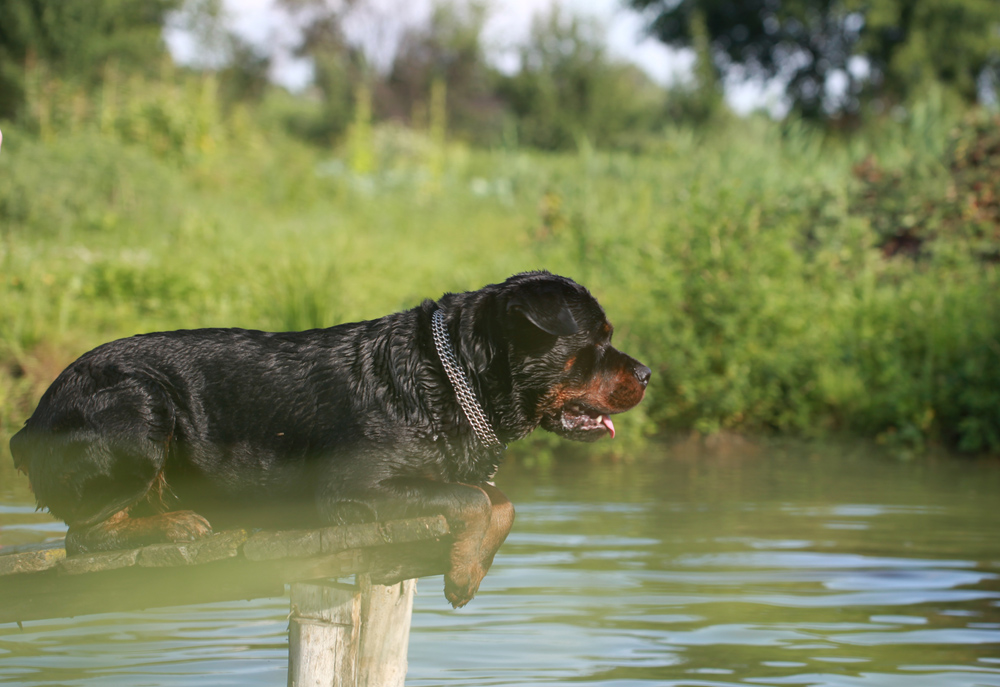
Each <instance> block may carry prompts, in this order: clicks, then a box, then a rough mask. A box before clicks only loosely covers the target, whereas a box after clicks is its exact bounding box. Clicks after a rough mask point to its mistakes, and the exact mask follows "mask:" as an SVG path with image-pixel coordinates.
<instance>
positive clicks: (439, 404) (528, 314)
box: [10, 272, 650, 606]
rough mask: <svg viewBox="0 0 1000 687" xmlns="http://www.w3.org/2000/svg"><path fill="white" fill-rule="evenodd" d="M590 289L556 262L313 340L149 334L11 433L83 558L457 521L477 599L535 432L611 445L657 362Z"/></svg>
mask: <svg viewBox="0 0 1000 687" xmlns="http://www.w3.org/2000/svg"><path fill="white" fill-rule="evenodd" d="M611 335H612V327H611V325H610V324H609V323H608V321H607V318H606V317H605V315H604V311H603V310H602V309H601V306H600V305H599V304H598V303H597V301H596V300H595V299H594V298H593V297H592V296H591V295H590V293H589V292H588V291H587V290H586V289H585V288H583V287H582V286H580V285H578V284H576V283H575V282H573V281H572V280H570V279H566V278H564V277H559V276H555V275H552V274H549V273H547V272H529V273H524V274H518V275H515V276H513V277H511V278H510V279H508V280H507V281H505V282H503V283H502V284H491V285H489V286H486V287H484V288H482V289H479V290H478V291H470V292H467V293H458V294H454V293H449V294H445V295H444V296H442V297H441V298H440V299H439V300H438V301H436V302H435V301H431V300H427V301H424V302H423V303H422V304H421V305H419V306H418V307H416V308H413V309H412V310H408V311H405V312H400V313H396V314H394V315H389V316H387V317H383V318H381V319H377V320H371V321H367V322H357V323H353V324H342V325H338V326H336V327H331V328H329V329H314V330H310V331H305V332H286V333H270V332H259V331H248V330H244V329H198V330H185V331H174V332H161V333H156V334H142V335H139V336H133V337H130V338H127V339H121V340H118V341H113V342H111V343H108V344H105V345H103V346H100V347H98V348H96V349H94V350H92V351H90V352H89V353H86V354H84V355H83V356H82V357H80V359H79V360H77V361H76V362H74V363H73V364H72V365H70V366H69V367H68V368H67V369H66V370H65V371H64V372H63V373H62V374H60V375H59V377H58V378H57V379H56V380H55V382H53V384H52V386H51V387H50V388H49V389H48V391H46V392H45V394H44V396H43V397H42V399H41V401H40V403H39V404H38V408H37V409H36V410H35V412H34V414H33V415H32V416H31V417H30V418H29V419H28V421H27V422H26V423H25V426H24V428H22V429H21V430H20V431H19V432H18V433H17V434H16V435H14V437H13V438H12V439H11V442H10V447H11V453H12V454H13V457H14V464H15V466H16V467H17V468H18V469H19V470H21V471H22V472H25V473H27V475H28V477H29V479H30V481H31V487H32V489H33V490H34V493H35V496H36V498H37V501H38V505H39V506H40V507H44V508H47V509H48V510H49V511H50V512H51V513H52V514H53V515H55V516H56V517H59V518H61V519H62V520H64V521H65V522H66V523H67V524H68V525H69V531H68V533H67V537H66V546H67V549H68V551H69V552H70V553H79V552H87V551H102V550H111V549H118V548H126V547H134V546H141V545H145V544H150V543H155V542H163V541H185V540H191V539H195V538H198V537H202V536H205V535H207V534H209V533H210V532H211V528H210V525H209V520H210V521H211V522H212V523H213V525H214V526H215V527H216V528H217V529H218V528H222V527H229V526H241V527H254V526H260V527H309V526H323V525H325V524H345V523H353V522H364V521H372V520H376V519H383V520H384V519H392V518H405V517H417V516H423V515H435V514H443V515H444V516H445V517H446V519H447V520H448V523H449V526H450V529H451V532H452V534H453V538H454V539H453V543H452V546H451V554H450V569H449V572H448V573H447V575H446V577H445V596H446V597H447V598H448V600H449V601H450V602H451V603H452V604H453V605H455V606H461V605H464V604H465V603H467V602H468V601H469V600H470V599H471V598H472V597H473V595H474V594H475V593H476V590H477V589H478V587H479V583H480V581H481V580H482V578H483V575H485V574H486V571H487V570H488V569H489V566H490V564H491V563H492V561H493V557H494V554H495V553H496V551H497V549H498V548H499V547H500V545H501V544H502V543H503V541H504V539H505V538H506V536H507V533H508V531H509V530H510V527H511V524H512V523H513V519H514V510H513V507H512V506H511V504H510V501H508V500H507V498H506V497H505V496H504V495H503V494H502V493H501V492H500V490H498V489H497V488H496V487H495V486H493V484H492V478H493V475H494V473H495V472H496V470H497V467H498V465H499V463H500V460H501V457H502V452H503V449H504V448H505V446H506V444H508V443H509V442H512V441H515V440H517V439H520V438H522V437H524V436H526V435H527V434H528V433H530V432H531V431H532V430H533V429H535V428H536V427H538V426H541V427H543V428H544V429H547V430H549V431H551V432H555V433H556V434H559V435H561V436H563V437H566V438H568V439H574V440H579V441H594V440H597V439H600V438H601V437H604V436H607V435H610V436H612V437H613V436H614V433H615V426H614V423H613V421H612V419H611V416H612V415H614V414H615V413H620V412H623V411H625V410H628V409H629V408H632V407H633V406H635V405H636V404H637V403H638V402H639V401H640V400H641V399H642V397H643V394H644V392H645V388H646V384H647V382H648V381H649V377H650V370H649V368H648V367H646V366H645V365H642V364H641V363H639V362H638V361H636V360H634V359H633V358H630V357H629V356H627V355H625V354H624V353H621V352H620V351H618V350H616V349H615V348H614V347H612V345H611Z"/></svg>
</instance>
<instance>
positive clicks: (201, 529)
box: [159, 510, 212, 541]
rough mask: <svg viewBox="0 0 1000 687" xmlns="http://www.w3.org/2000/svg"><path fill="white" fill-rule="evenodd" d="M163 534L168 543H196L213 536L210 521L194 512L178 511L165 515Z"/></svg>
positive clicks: (163, 516) (162, 516) (163, 515)
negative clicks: (198, 540)
mask: <svg viewBox="0 0 1000 687" xmlns="http://www.w3.org/2000/svg"><path fill="white" fill-rule="evenodd" d="M159 517H161V518H163V533H164V535H165V536H166V538H167V541H194V540H195V539H201V538H202V537H207V536H208V535H210V534H212V526H211V525H210V524H209V523H208V520H206V519H205V518H203V517H201V516H200V515H198V514H197V513H195V512H194V511H193V510H178V511H173V512H170V513H163V514H162V515H160V516H159Z"/></svg>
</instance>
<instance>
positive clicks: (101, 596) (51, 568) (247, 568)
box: [0, 517, 449, 623]
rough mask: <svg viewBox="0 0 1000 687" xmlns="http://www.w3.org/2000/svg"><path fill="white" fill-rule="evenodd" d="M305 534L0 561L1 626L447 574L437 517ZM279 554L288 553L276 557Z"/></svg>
mask: <svg viewBox="0 0 1000 687" xmlns="http://www.w3.org/2000/svg"><path fill="white" fill-rule="evenodd" d="M335 530H347V531H346V532H335ZM310 532H312V533H313V534H312V535H309V536H304V535H303V533H302V532H289V533H283V532H269V533H257V534H254V535H252V536H249V537H248V535H247V533H246V532H245V531H242V530H235V531H231V532H224V533H220V534H217V535H214V536H213V537H210V538H207V539H204V540H200V541H198V542H188V543H183V544H158V545H155V546H151V547H145V548H143V549H133V550H129V551H118V552H107V553H100V554H90V555H84V556H71V557H68V558H65V557H64V556H65V552H63V551H62V550H61V549H56V548H52V547H48V548H44V549H40V550H38V551H34V552H32V551H28V552H25V551H23V550H22V551H19V552H17V553H14V554H10V555H6V556H5V555H0V565H2V564H4V563H5V559H10V560H11V561H17V563H11V564H9V565H7V568H6V569H7V570H9V571H10V572H9V573H8V574H4V575H3V577H2V578H0V623H6V622H14V621H25V620H36V619H41V618H56V617H70V616H76V615H85V614H89V613H110V612H120V611H129V610H137V609H143V608H155V607H162V606H173V605H181V604H194V603H209V602H215V601H231V600H238V599H251V598H259V597H273V596H281V595H283V594H284V585H285V584H289V583H293V582H299V581H306V580H316V579H320V578H332V577H344V576H347V575H353V574H358V573H367V574H370V575H371V579H372V580H373V581H374V582H377V583H384V584H393V583H396V582H399V581H400V580H403V579H409V578H412V577H420V576H424V575H434V574H440V573H442V572H444V571H445V568H446V566H447V553H448V546H449V540H448V526H447V522H446V521H445V520H444V518H443V517H435V518H417V519H414V520H407V521H395V522H386V523H370V524H366V525H352V526H349V527H344V528H327V529H324V530H312V531H310ZM317 533H318V534H317ZM260 534H265V535H266V536H264V537H260V538H258V540H257V541H258V543H259V544H260V546H259V548H258V549H257V554H256V555H258V556H272V557H264V558H258V559H251V558H249V557H247V556H246V553H247V547H248V545H249V544H250V542H251V541H252V540H254V537H257V536H258V535H260ZM285 535H287V538H286V539H283V537H284V536H285ZM324 537H326V543H324ZM305 540H309V541H319V550H318V552H316V553H314V554H311V555H309V556H300V555H297V554H300V553H301V552H302V551H303V550H305V549H303V548H301V547H300V546H299V542H302V541H305ZM261 542H263V543H261ZM401 542H408V543H401ZM310 546H312V545H310ZM343 547H348V548H343ZM308 550H310V551H316V549H315V548H310V549H308ZM278 551H284V552H286V553H287V554H289V555H287V556H285V557H280V556H277V555H276V553H277V552H278ZM34 554H38V555H39V556H40V557H42V558H44V557H50V558H51V559H50V560H48V561H47V562H45V563H44V564H37V565H45V566H48V567H41V568H39V567H32V565H34V564H28V563H25V562H23V561H26V560H28V559H25V558H18V557H21V556H25V555H28V556H30V555H34Z"/></svg>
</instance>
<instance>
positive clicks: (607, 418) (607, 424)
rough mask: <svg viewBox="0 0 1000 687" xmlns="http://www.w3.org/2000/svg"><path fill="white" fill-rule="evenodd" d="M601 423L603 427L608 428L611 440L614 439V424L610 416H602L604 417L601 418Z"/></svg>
mask: <svg viewBox="0 0 1000 687" xmlns="http://www.w3.org/2000/svg"><path fill="white" fill-rule="evenodd" d="M601 422H603V423H604V426H605V427H607V428H608V431H609V432H611V438H612V439H614V438H615V423H614V422H612V421H611V416H610V415H604V416H602V418H601Z"/></svg>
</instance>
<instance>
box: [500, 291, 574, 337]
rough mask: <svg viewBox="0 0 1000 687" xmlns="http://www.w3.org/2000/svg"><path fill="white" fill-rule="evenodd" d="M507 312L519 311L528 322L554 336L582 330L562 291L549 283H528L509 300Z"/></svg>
mask: <svg viewBox="0 0 1000 687" xmlns="http://www.w3.org/2000/svg"><path fill="white" fill-rule="evenodd" d="M507 313H508V314H510V313H518V314H520V315H522V316H523V317H524V318H525V319H526V320H528V322H530V323H531V324H533V325H535V326H536V327H538V328H539V329H541V330H542V331H543V332H545V333H546V334H551V335H553V336H568V335H570V334H576V333H577V332H578V331H580V327H579V325H577V323H576V319H575V318H574V317H573V313H572V312H570V309H569V305H567V303H566V297H565V295H564V294H563V293H562V291H561V290H560V289H558V288H556V287H554V286H553V285H549V284H531V285H526V286H524V287H522V288H520V289H518V290H517V291H515V292H514V294H513V295H512V296H511V297H510V300H509V301H507Z"/></svg>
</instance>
